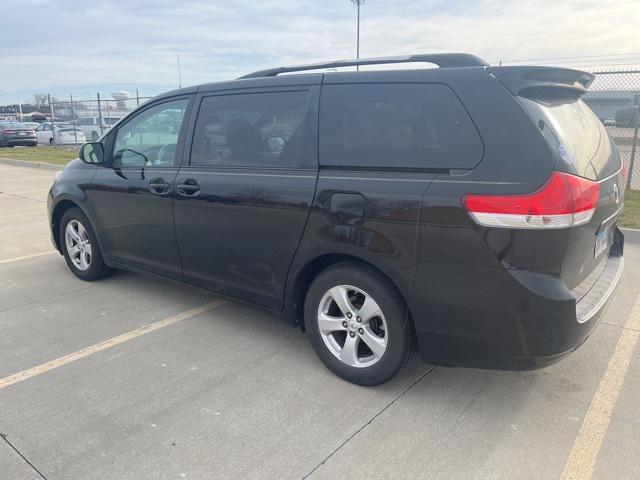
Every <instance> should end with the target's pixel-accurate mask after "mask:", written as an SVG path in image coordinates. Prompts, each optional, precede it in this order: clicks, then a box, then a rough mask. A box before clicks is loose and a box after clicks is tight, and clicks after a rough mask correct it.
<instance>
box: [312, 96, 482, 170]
mask: <svg viewBox="0 0 640 480" xmlns="http://www.w3.org/2000/svg"><path fill="white" fill-rule="evenodd" d="M482 154H483V146H482V141H481V139H480V136H479V134H478V132H477V130H476V128H475V126H474V125H473V122H472V121H471V119H470V118H469V115H468V114H467V112H466V110H465V109H464V107H463V106H462V104H461V103H460V100H458V98H457V97H456V95H455V94H454V93H453V91H452V90H451V89H450V88H448V87H447V86H445V85H440V84H409V83H406V84H402V83H389V84H341V85H325V86H324V87H323V88H322V96H321V105H320V164H321V165H324V166H336V167H369V168H392V169H393V168H447V169H449V168H461V169H464V168H472V167H474V166H475V165H476V164H477V163H478V162H479V161H480V159H481V158H482Z"/></svg>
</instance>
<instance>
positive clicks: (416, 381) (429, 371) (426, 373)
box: [302, 365, 436, 480]
mask: <svg viewBox="0 0 640 480" xmlns="http://www.w3.org/2000/svg"><path fill="white" fill-rule="evenodd" d="M435 368H436V367H435V365H434V366H432V367H431V368H429V369H428V370H427V371H426V372H424V373H423V374H422V375H420V376H419V377H418V378H417V379H416V380H415V381H414V382H413V383H412V384H411V385H409V386H408V387H407V388H405V389H404V390H403V391H402V392H400V393H399V394H398V395H396V396H395V397H394V398H393V400H391V401H390V402H389V403H388V404H387V405H385V406H384V408H383V409H382V410H380V411H379V412H378V413H376V414H375V415H374V416H373V417H371V418H370V419H369V421H368V422H367V423H365V424H364V425H362V426H361V427H360V428H359V429H358V430H356V431H355V432H354V433H353V434H352V435H350V436H349V437H348V438H347V439H346V440H345V441H344V442H342V443H341V444H340V445H338V446H337V447H336V448H335V449H334V450H333V451H332V452H331V453H329V455H327V456H326V457H324V458H323V459H322V461H321V462H320V463H318V465H316V466H315V467H313V470H311V471H310V472H309V473H307V474H306V475H305V476H304V477H302V480H306V479H307V478H309V477H310V476H311V475H313V474H314V472H315V471H316V470H318V469H319V468H320V467H321V466H322V465H324V464H325V463H326V462H327V461H328V460H329V459H330V458H331V457H333V456H334V455H335V454H336V453H338V451H340V450H341V449H342V447H344V446H345V445H346V444H347V443H349V442H350V441H351V440H353V439H354V438H355V437H356V436H357V435H358V434H359V433H360V432H362V431H363V430H364V429H365V428H367V427H368V426H369V425H371V423H373V421H374V420H375V419H376V418H378V417H379V416H380V415H382V414H383V413H384V412H385V411H386V410H387V409H388V408H389V407H391V405H393V404H394V403H396V401H398V400H399V399H400V398H402V397H403V396H404V395H405V394H406V393H407V392H408V391H409V390H411V389H412V388H413V387H415V386H416V385H417V384H418V383H420V381H422V379H423V378H424V377H426V376H427V375H429V374H430V373H431V372H433V370H434V369H435Z"/></svg>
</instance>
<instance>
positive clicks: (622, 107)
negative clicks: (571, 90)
mask: <svg viewBox="0 0 640 480" xmlns="http://www.w3.org/2000/svg"><path fill="white" fill-rule="evenodd" d="M593 73H594V74H595V75H596V79H595V80H594V82H593V84H592V85H591V87H590V88H589V91H588V92H587V93H586V94H585V95H584V97H583V99H584V101H585V102H586V103H587V104H588V105H589V106H590V107H591V109H592V110H593V111H594V113H595V114H596V115H597V117H598V118H599V119H600V120H601V121H602V123H604V125H605V127H606V129H607V130H608V132H609V134H611V137H612V138H613V140H614V141H615V143H616V145H617V147H618V150H619V151H620V156H621V157H622V160H623V162H624V165H625V168H626V170H627V186H628V187H629V188H631V189H633V190H640V160H639V159H638V156H640V152H639V151H638V147H639V146H640V144H639V141H638V124H639V123H640V70H618V71H609V72H593Z"/></svg>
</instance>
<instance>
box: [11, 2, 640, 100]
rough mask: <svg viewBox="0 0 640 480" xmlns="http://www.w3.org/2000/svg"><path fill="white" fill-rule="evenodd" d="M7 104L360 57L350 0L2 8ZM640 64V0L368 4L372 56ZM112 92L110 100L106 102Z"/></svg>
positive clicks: (152, 90) (364, 49)
mask: <svg viewBox="0 0 640 480" xmlns="http://www.w3.org/2000/svg"><path fill="white" fill-rule="evenodd" d="M2 19H3V21H2V28H1V29H0V104H7V103H17V102H19V101H21V102H24V101H28V100H29V99H30V98H31V97H32V96H33V94H34V93H52V94H54V95H57V96H59V97H61V98H68V95H69V94H73V95H74V98H80V99H81V98H89V97H90V96H91V97H93V98H95V92H96V91H100V92H105V93H107V92H111V91H113V90H121V89H124V90H128V91H135V89H136V88H138V89H139V90H140V92H141V94H145V95H155V94H158V93H160V92H162V91H166V90H170V89H172V88H175V87H177V86H178V68H177V63H178V62H177V57H178V55H180V63H181V76H182V84H183V86H184V85H193V84H199V83H206V82H211V81H216V80H224V79H229V78H234V77H237V76H239V75H242V74H243V73H248V72H251V71H254V70H259V69H261V68H267V67H273V66H280V65H287V64H297V63H309V62H313V61H319V60H332V59H343V58H354V57H355V38H356V31H355V30H356V29H355V26H356V7H355V5H353V4H352V3H351V1H350V0H324V1H321V0H317V1H311V0H251V1H249V0H226V1H222V0H203V1H196V0H153V1H152V0H129V1H122V0H108V1H94V0H19V1H6V2H3V5H2ZM427 52H429V53H430V52H468V53H473V54H475V55H478V56H480V57H482V58H484V59H485V60H487V61H489V62H491V63H497V62H499V61H503V62H504V63H514V62H518V61H523V60H528V61H530V62H531V63H533V62H535V63H538V64H540V63H551V64H568V65H570V66H584V68H596V67H599V66H602V65H614V64H619V65H623V66H624V65H627V64H635V65H636V66H639V65H640V2H639V1H638V0H599V1H590V0H562V1H558V0H537V1H529V0H511V1H495V0H478V1H470V0H468V1H463V0H448V1H447V0H411V1H409V0H404V1H402V0H366V1H365V4H364V5H363V6H362V10H361V47H360V54H361V57H367V56H369V57H371V56H385V55H402V54H409V53H427ZM103 94H104V93H103Z"/></svg>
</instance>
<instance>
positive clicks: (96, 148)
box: [79, 142, 104, 165]
mask: <svg viewBox="0 0 640 480" xmlns="http://www.w3.org/2000/svg"><path fill="white" fill-rule="evenodd" d="M79 156H80V160H82V161H83V162H84V163H89V164H92V165H95V164H103V163H104V145H102V143H100V142H90V143H85V144H84V145H82V146H81V147H80V152H79Z"/></svg>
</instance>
